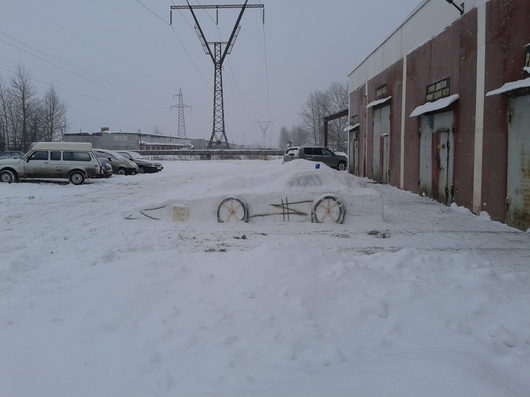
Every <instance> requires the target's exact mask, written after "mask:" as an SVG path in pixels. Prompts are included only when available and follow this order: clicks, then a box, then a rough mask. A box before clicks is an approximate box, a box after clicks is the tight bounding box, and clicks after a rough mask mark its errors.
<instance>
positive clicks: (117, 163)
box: [94, 149, 138, 175]
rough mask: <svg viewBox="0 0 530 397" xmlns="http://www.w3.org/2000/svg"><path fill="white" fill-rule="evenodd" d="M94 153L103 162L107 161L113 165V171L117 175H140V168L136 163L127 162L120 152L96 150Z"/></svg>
mask: <svg viewBox="0 0 530 397" xmlns="http://www.w3.org/2000/svg"><path fill="white" fill-rule="evenodd" d="M94 151H95V152H96V154H97V156H98V157H99V158H100V159H101V160H103V161H106V162H108V163H109V164H110V165H111V167H112V171H113V172H114V173H115V174H118V175H134V174H137V173H138V166H137V165H136V163H134V162H132V161H130V160H127V159H126V158H125V157H123V156H122V155H121V154H119V153H118V152H115V151H113V150H106V149H94Z"/></svg>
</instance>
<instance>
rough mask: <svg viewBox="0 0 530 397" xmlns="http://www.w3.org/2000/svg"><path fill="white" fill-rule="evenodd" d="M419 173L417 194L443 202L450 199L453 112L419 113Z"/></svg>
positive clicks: (451, 191)
mask: <svg viewBox="0 0 530 397" xmlns="http://www.w3.org/2000/svg"><path fill="white" fill-rule="evenodd" d="M419 174H420V180H419V190H420V193H421V194H423V195H425V196H428V197H432V198H434V199H435V200H438V201H440V202H441V203H444V204H447V205H449V204H451V203H452V202H453V193H454V191H453V175H454V136H453V112H444V113H437V114H427V115H423V116H421V120H420V172H419Z"/></svg>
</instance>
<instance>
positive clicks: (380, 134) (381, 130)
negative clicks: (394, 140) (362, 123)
mask: <svg viewBox="0 0 530 397" xmlns="http://www.w3.org/2000/svg"><path fill="white" fill-rule="evenodd" d="M385 134H386V135H387V136H390V106H388V105H387V106H383V107H380V108H377V109H374V135H373V141H372V142H373V144H372V178H373V179H374V180H376V181H384V178H383V173H384V158H385V155H386V156H388V154H386V153H385V138H384V136H385ZM386 150H388V149H386Z"/></svg>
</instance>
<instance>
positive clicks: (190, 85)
mask: <svg viewBox="0 0 530 397" xmlns="http://www.w3.org/2000/svg"><path fill="white" fill-rule="evenodd" d="M419 2H420V0H399V1H397V0H364V1H361V0H327V1H325V0H320V1H318V0H264V1H262V3H263V4H265V10H266V11H265V13H266V14H265V25H263V24H262V15H261V11H259V10H257V9H248V10H247V11H246V13H245V15H244V17H243V21H242V29H241V32H240V34H239V37H238V39H237V42H236V44H235V47H234V49H233V51H232V54H231V55H229V56H228V57H227V61H226V62H225V68H224V74H223V77H224V91H225V116H226V131H227V136H228V140H229V141H230V142H235V143H243V144H257V143H260V142H261V131H260V130H259V127H257V125H256V122H257V121H258V120H263V121H264V120H271V121H272V122H273V125H272V126H271V127H270V130H269V142H268V144H277V137H278V135H279V133H278V132H279V130H280V128H281V127H282V126H287V127H290V126H292V125H294V124H297V123H299V113H300V110H301V108H302V106H303V104H304V102H305V100H306V98H307V97H308V95H309V94H310V93H311V92H313V91H315V90H324V89H326V88H327V87H328V86H329V84H330V83H331V82H332V81H335V80H339V81H344V82H346V81H347V75H348V73H349V72H351V71H352V70H353V69H354V67H355V66H357V65H358V64H359V63H360V62H361V61H362V60H363V59H364V58H365V57H366V56H367V55H368V54H369V53H370V52H371V51H372V50H373V49H375V47H376V46H377V45H378V44H380V43H381V42H382V41H383V40H384V39H385V38H387V37H388V35H389V34H390V33H392V31H394V30H395V28H397V27H398V26H399V25H400V24H401V23H402V22H403V20H404V19H405V18H406V17H407V16H408V15H409V14H410V12H411V11H412V10H413V9H414V8H415V6H417V5H418V3H419ZM190 3H191V4H240V3H241V4H242V3H243V0H235V1H228V2H227V1H219V0H191V1H190ZM249 3H252V4H255V3H259V1H252V0H251V1H249ZM0 4H1V8H0V9H1V13H0V54H1V55H0V76H2V78H3V79H5V80H8V79H9V78H10V77H11V74H12V71H14V70H15V69H16V67H17V65H23V66H24V67H25V68H26V69H27V70H28V72H29V73H30V74H31V76H32V81H33V84H34V86H35V88H36V90H37V91H38V93H39V94H42V93H43V92H44V91H46V90H47V89H48V88H49V85H53V86H54V87H55V88H56V90H57V92H58V93H59V95H60V97H61V98H62V100H63V101H64V102H65V104H66V106H67V117H68V121H69V130H70V131H79V130H82V131H98V130H99V129H100V128H101V127H109V128H110V129H111V130H113V131H119V130H121V131H138V130H139V129H140V130H142V131H144V132H152V131H154V130H155V129H156V130H158V131H159V132H161V133H162V134H164V135H170V134H171V135H175V134H176V132H177V111H176V109H173V111H171V108H170V107H171V105H172V104H173V96H174V95H175V94H178V92H179V89H182V92H183V94H184V101H185V103H186V104H187V105H190V106H192V109H191V110H187V111H186V126H187V135H188V137H190V138H204V139H209V138H210V135H211V131H212V112H213V110H212V102H213V64H212V61H211V59H210V58H209V56H207V55H205V54H204V51H203V49H202V47H201V45H200V43H199V40H198V38H197V36H196V35H195V32H194V31H193V29H192V27H193V23H192V17H191V14H190V13H189V11H188V12H178V11H175V12H174V16H173V29H171V27H170V26H169V25H168V22H169V8H170V5H171V4H177V5H184V4H185V0H182V1H179V0H173V2H172V1H170V0H90V1H72V0H47V1H45V2H43V1H42V0H0ZM198 16H199V21H200V23H201V24H202V25H203V27H204V28H205V31H206V36H207V39H208V40H209V41H226V40H227V39H228V37H229V35H230V32H231V29H232V27H233V24H234V22H235V19H236V16H237V15H236V14H235V13H233V12H230V11H222V12H220V14H219V25H218V28H217V27H216V25H215V23H214V21H215V14H214V13H213V12H210V13H206V12H204V11H201V12H199V13H198ZM8 43H10V44H8ZM267 87H269V89H267ZM268 93H270V95H269V94H268Z"/></svg>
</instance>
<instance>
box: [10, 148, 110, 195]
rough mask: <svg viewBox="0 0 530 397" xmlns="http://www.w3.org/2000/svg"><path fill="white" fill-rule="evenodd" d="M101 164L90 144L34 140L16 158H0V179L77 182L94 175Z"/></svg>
mask: <svg viewBox="0 0 530 397" xmlns="http://www.w3.org/2000/svg"><path fill="white" fill-rule="evenodd" d="M100 172H101V163H100V161H99V159H98V157H97V156H96V154H95V153H94V152H93V151H92V144H91V143H84V142H35V143H33V144H32V145H31V146H30V149H29V151H28V152H27V153H26V154H25V155H24V156H22V158H20V159H5V160H0V182H4V183H12V182H17V181H19V180H20V179H26V178H38V179H43V178H66V179H68V180H69V181H70V182H72V183H73V184H74V185H81V184H82V183H83V182H85V180H86V179H87V178H92V177H97V176H98V175H99V173H100Z"/></svg>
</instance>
